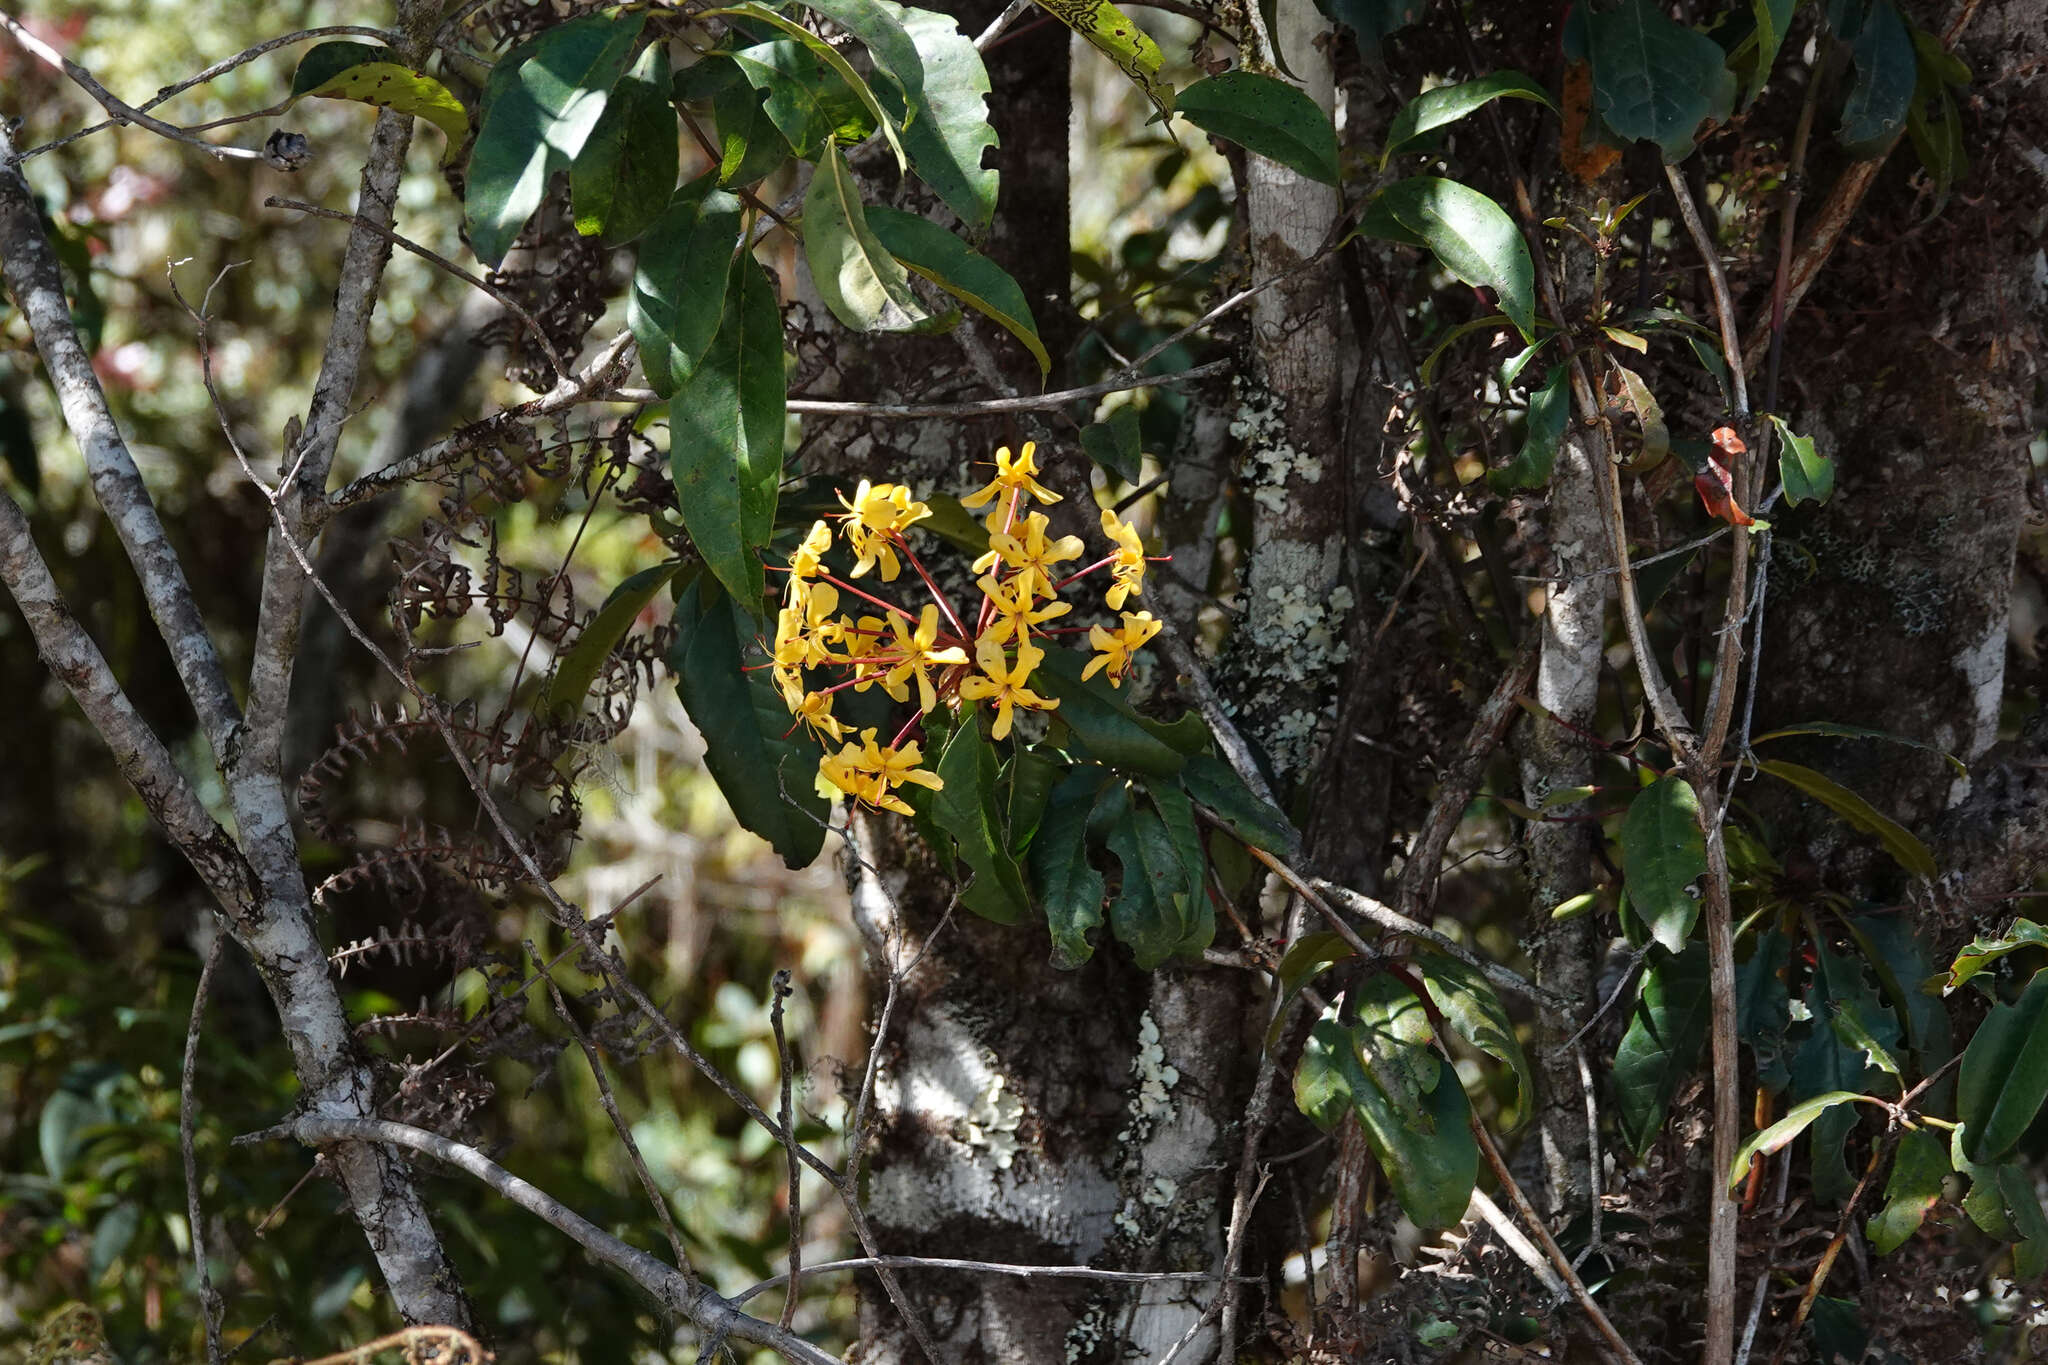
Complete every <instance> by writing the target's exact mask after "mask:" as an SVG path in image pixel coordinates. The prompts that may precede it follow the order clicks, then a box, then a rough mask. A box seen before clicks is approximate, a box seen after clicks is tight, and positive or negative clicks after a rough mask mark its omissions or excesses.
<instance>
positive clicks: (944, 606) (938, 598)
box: [895, 532, 967, 635]
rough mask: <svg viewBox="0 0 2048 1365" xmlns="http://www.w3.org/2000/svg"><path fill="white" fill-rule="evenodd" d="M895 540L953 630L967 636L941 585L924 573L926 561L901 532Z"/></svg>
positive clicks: (896, 534) (965, 629)
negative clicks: (920, 557) (918, 555)
mask: <svg viewBox="0 0 2048 1365" xmlns="http://www.w3.org/2000/svg"><path fill="white" fill-rule="evenodd" d="M895 539H896V548H898V549H899V550H901V551H903V557H904V558H905V559H907V560H909V561H910V567H911V568H913V569H915V570H917V576H918V577H919V578H922V579H923V580H924V585H925V588H926V589H927V590H928V591H930V593H931V595H932V600H933V601H934V602H937V603H938V604H939V610H940V611H942V612H944V613H946V619H947V620H948V621H951V622H952V623H953V629H955V630H957V631H959V632H960V633H961V634H962V635H965V634H966V633H967V627H965V626H963V625H961V624H960V614H959V613H958V612H956V611H954V610H953V604H952V603H951V602H950V601H948V600H947V599H946V594H944V593H942V592H940V591H939V585H938V584H936V583H934V582H932V576H931V575H930V574H928V573H926V572H925V571H924V561H923V560H921V559H919V558H918V557H917V552H916V551H915V550H913V549H911V548H910V544H909V542H908V541H906V540H904V539H903V536H902V534H901V533H900V532H898V533H895Z"/></svg>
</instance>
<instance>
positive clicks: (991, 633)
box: [977, 574, 1074, 644]
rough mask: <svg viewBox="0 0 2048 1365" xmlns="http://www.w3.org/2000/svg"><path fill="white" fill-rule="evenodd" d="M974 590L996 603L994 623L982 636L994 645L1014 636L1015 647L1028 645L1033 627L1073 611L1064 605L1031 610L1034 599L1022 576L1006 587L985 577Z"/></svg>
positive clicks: (989, 577) (1053, 604) (1066, 604)
mask: <svg viewBox="0 0 2048 1365" xmlns="http://www.w3.org/2000/svg"><path fill="white" fill-rule="evenodd" d="M977 586H978V587H980V589H981V591H982V593H983V595H985V596H986V597H987V598H988V600H989V601H991V602H993V603H995V606H996V619H995V620H994V621H992V622H990V623H989V627H988V630H987V631H986V632H984V633H985V634H986V635H987V636H988V638H989V639H991V640H994V641H995V642H996V643H997V644H1001V643H1003V642H1005V641H1007V640H1008V639H1009V638H1010V636H1011V635H1013V634H1014V635H1015V636H1016V637H1017V643H1019V644H1029V643H1031V628H1032V627H1033V626H1036V625H1042V624H1043V623H1045V622H1047V621H1050V620H1052V618H1053V617H1055V616H1065V615H1066V614H1067V613H1068V612H1070V611H1072V610H1073V609H1074V608H1073V606H1072V604H1071V603H1067V602H1049V603H1047V604H1046V605H1045V606H1042V607H1037V606H1034V603H1035V602H1036V601H1037V599H1036V598H1034V597H1032V595H1031V593H1030V589H1029V585H1028V584H1027V583H1026V582H1025V581H1024V578H1023V576H1022V575H1021V574H1020V575H1019V576H1017V577H1016V578H1013V579H1011V580H1010V581H1009V582H1007V583H998V582H996V580H995V578H994V577H993V576H988V575H984V576H983V577H982V579H981V580H980V581H979V583H978V584H977Z"/></svg>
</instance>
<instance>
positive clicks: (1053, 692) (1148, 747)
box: [1031, 649, 1199, 777]
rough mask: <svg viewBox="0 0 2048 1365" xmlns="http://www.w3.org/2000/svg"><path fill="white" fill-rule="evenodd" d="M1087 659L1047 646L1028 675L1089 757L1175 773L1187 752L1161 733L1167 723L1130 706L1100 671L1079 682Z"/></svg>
mask: <svg viewBox="0 0 2048 1365" xmlns="http://www.w3.org/2000/svg"><path fill="white" fill-rule="evenodd" d="M1087 662H1088V661H1087V659H1086V658H1085V657H1083V656H1082V655H1080V654H1077V653H1075V652H1074V651H1073V650H1070V649H1049V650H1047V651H1046V653H1045V661H1044V662H1043V663H1041V664H1040V665H1039V666H1038V671H1037V672H1035V673H1033V674H1032V675H1031V677H1032V684H1031V685H1032V687H1033V688H1034V689H1035V690H1037V691H1039V692H1042V693H1044V694H1045V695H1047V696H1050V697H1053V698H1055V699H1057V700H1058V702H1059V704H1060V705H1059V710H1058V711H1057V712H1055V713H1054V714H1056V715H1057V716H1058V717H1059V718H1060V719H1061V720H1063V721H1065V722H1066V723H1067V725H1068V726H1069V727H1070V728H1071V729H1072V731H1073V733H1074V738H1075V739H1077V740H1079V741H1080V742H1081V744H1082V746H1083V747H1085V748H1086V750H1087V752H1088V756H1089V757H1091V758H1094V759H1097V760H1099V761H1101V762H1103V763H1107V764H1109V765H1110V766H1111V767H1115V768H1122V769H1125V770H1126V771H1129V772H1138V773H1144V774H1145V775H1147V776H1148V777H1174V776H1177V775H1178V774H1179V772H1180V770H1181V768H1182V766H1183V765H1185V764H1186V762H1187V754H1186V752H1184V751H1183V750H1182V749H1179V748H1177V747H1175V745H1174V744H1172V743H1171V742H1169V741H1168V740H1167V739H1166V738H1165V735H1166V734H1167V733H1169V730H1168V727H1166V726H1163V725H1160V724H1159V723H1158V722H1156V721H1151V720H1147V719H1146V718H1144V717H1142V716H1140V715H1139V714H1138V713H1137V712H1136V711H1133V710H1132V709H1131V707H1130V704H1129V703H1128V702H1126V701H1125V700H1124V699H1123V698H1122V696H1120V695H1119V694H1118V693H1117V692H1116V691H1115V690H1114V689H1112V688H1111V687H1110V686H1109V685H1108V684H1106V683H1104V682H1103V681H1102V678H1101V675H1099V674H1098V675H1097V676H1096V677H1094V678H1090V679H1089V680H1087V681H1086V682H1083V681H1082V680H1081V670H1082V669H1083V668H1084V667H1086V666H1087ZM1197 723H1198V724H1199V718H1198V719H1197Z"/></svg>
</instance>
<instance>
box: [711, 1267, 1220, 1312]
mask: <svg viewBox="0 0 2048 1365" xmlns="http://www.w3.org/2000/svg"><path fill="white" fill-rule="evenodd" d="M847 1270H942V1271H954V1272H959V1273H962V1274H968V1275H1002V1276H1007V1277H1009V1278H1012V1279H1020V1280H1095V1281H1099V1282H1103V1283H1108V1284H1160V1283H1167V1282H1176V1281H1177V1282H1180V1283H1183V1284H1188V1283H1193V1284H1215V1283H1216V1277H1215V1276H1214V1275H1211V1274H1209V1273H1208V1272H1207V1271H1205V1270H1098V1269H1096V1268H1095V1267H1094V1266H1092V1265H1017V1264H1014V1263H1011V1262H1007V1261H963V1260H958V1259H956V1258H953V1257H949V1256H855V1257H852V1258H850V1259H848V1260H844V1261H823V1262H820V1263H819V1264H817V1265H814V1266H810V1267H808V1268H807V1269H806V1270H805V1271H804V1273H805V1274H806V1275H830V1274H836V1273H838V1272H841V1271H847ZM787 1283H789V1276H788V1275H787V1274H782V1275H773V1276H770V1277H769V1278H768V1279H765V1280H762V1281H761V1282H760V1283H758V1284H754V1285H749V1286H748V1287H747V1288H745V1289H743V1290H741V1291H740V1292H739V1293H737V1294H735V1295H733V1297H732V1301H733V1303H735V1304H742V1303H745V1302H746V1301H747V1300H749V1299H752V1298H755V1297H756V1296H758V1295H761V1294H765V1293H767V1292H768V1291H769V1290H771V1289H773V1288H775V1287H776V1286H778V1285H783V1284H787ZM1253 1283H1256V1282H1255V1281H1254V1282H1253Z"/></svg>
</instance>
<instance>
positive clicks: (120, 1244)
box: [58, 1199, 142, 1360]
mask: <svg viewBox="0 0 2048 1365" xmlns="http://www.w3.org/2000/svg"><path fill="white" fill-rule="evenodd" d="M141 1228H142V1205H140V1204H137V1203H135V1202H133V1201H132V1200H125V1199H124V1200H122V1201H121V1202H120V1203H118V1204H116V1205H114V1207H113V1208H111V1209H108V1210H107V1211H106V1213H105V1214H104V1215H102V1216H101V1218H100V1220H99V1222H98V1223H96V1224H94V1226H93V1230H92V1252H91V1254H90V1255H89V1256H88V1257H87V1258H86V1269H85V1277H86V1279H85V1282H86V1283H87V1284H98V1283H99V1282H100V1277H101V1276H102V1275H105V1274H106V1273H107V1270H108V1268H109V1267H110V1266H112V1265H113V1264H114V1262H116V1261H118V1260H120V1259H121V1258H122V1257H123V1256H125V1255H127V1254H128V1248H129V1247H130V1246H132V1245H134V1242H135V1234H136V1233H137V1232H138V1231H140V1230H141ZM58 1358H60V1359H64V1360H73V1359H80V1360H82V1359H86V1357H74V1356H72V1355H71V1354H70V1353H69V1352H67V1351H60V1352H58Z"/></svg>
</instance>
